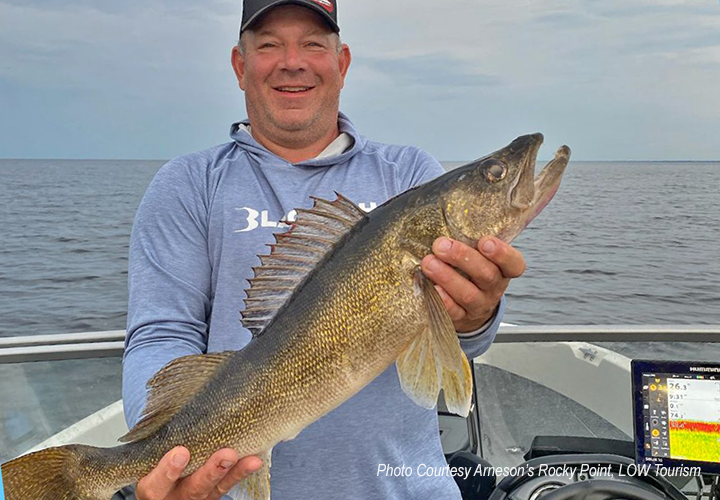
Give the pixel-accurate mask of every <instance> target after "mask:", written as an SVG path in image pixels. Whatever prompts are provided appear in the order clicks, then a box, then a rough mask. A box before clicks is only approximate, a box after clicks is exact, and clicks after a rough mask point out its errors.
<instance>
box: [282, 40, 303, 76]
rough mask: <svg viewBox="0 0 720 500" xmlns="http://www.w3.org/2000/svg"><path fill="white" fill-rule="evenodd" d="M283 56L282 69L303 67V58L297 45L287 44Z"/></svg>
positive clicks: (289, 69)
mask: <svg viewBox="0 0 720 500" xmlns="http://www.w3.org/2000/svg"><path fill="white" fill-rule="evenodd" d="M284 56H285V57H284V58H283V69H287V70H288V71H298V70H301V69H305V59H304V57H303V53H302V50H301V48H300V47H299V46H297V45H292V44H289V45H287V46H286V47H285V53H284Z"/></svg>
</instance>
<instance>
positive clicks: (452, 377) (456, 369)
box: [397, 270, 472, 416]
mask: <svg viewBox="0 0 720 500" xmlns="http://www.w3.org/2000/svg"><path fill="white" fill-rule="evenodd" d="M415 286H416V287H417V290H418V291H419V292H420V293H421V294H422V296H423V301H424V303H425V309H426V312H427V318H428V321H427V326H426V327H425V328H424V329H423V330H422V331H421V332H420V333H419V334H418V336H417V337H416V338H415V340H414V341H413V342H412V343H411V344H410V345H409V346H408V347H407V348H406V349H405V350H404V351H403V352H402V353H401V354H400V357H399V358H398V360H397V366H398V373H399V376H400V384H401V386H402V388H403V390H404V391H405V393H406V394H407V395H408V396H410V398H411V399H412V400H413V401H415V402H416V403H417V404H418V405H420V406H422V407H423V408H433V407H434V406H435V403H436V402H437V397H438V393H439V392H440V388H441V387H442V389H443V391H444V393H445V403H446V404H447V407H448V410H450V411H451V412H453V413H456V414H458V415H462V416H467V415H468V413H469V412H470V403H471V398H472V373H471V371H470V364H469V363H468V360H467V358H466V357H465V353H464V352H463V351H462V349H461V348H460V341H459V340H458V338H457V333H456V332H455V327H454V326H453V324H452V320H451V319H450V316H449V315H448V313H447V310H446V309H445V304H443V302H442V299H441V298H440V295H439V294H438V292H437V290H435V286H434V285H433V284H432V282H431V281H430V280H428V279H427V278H426V277H425V275H424V274H422V272H421V271H420V270H417V271H416V273H415Z"/></svg>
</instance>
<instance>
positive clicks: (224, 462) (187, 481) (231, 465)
mask: <svg viewBox="0 0 720 500" xmlns="http://www.w3.org/2000/svg"><path fill="white" fill-rule="evenodd" d="M189 461H190V452H189V451H188V450H187V448H184V447H182V446H178V447H176V448H173V449H172V450H170V451H169V452H167V453H166V454H165V456H164V457H163V458H162V460H160V463H158V465H157V467H155V468H154V469H153V470H152V471H151V472H150V473H149V474H148V475H147V476H145V477H144V478H142V479H141V480H140V481H138V484H137V488H136V489H135V497H136V498H137V500H219V499H220V498H221V497H222V496H223V495H225V494H226V493H227V492H228V491H230V489H231V488H232V487H233V486H235V485H236V484H237V483H239V482H240V481H242V480H243V479H245V478H246V477H247V476H248V475H250V474H252V473H253V472H255V471H257V470H259V469H260V468H261V467H262V460H260V457H257V456H250V457H245V458H243V459H240V460H239V459H238V456H237V453H235V451H234V450H231V449H228V448H225V449H222V450H220V451H218V452H216V453H215V454H214V455H213V456H211V457H210V459H209V460H208V461H207V462H205V465H203V466H202V467H200V468H199V469H198V470H196V471H195V473H194V474H191V475H190V476H187V477H185V478H182V479H180V475H181V474H182V472H183V470H185V467H186V466H187V464H188V462H189Z"/></svg>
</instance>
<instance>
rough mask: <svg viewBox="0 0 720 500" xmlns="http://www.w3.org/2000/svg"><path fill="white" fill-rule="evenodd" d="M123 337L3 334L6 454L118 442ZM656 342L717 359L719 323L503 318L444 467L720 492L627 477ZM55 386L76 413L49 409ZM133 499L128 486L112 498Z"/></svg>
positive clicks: (589, 485) (559, 496)
mask: <svg viewBox="0 0 720 500" xmlns="http://www.w3.org/2000/svg"><path fill="white" fill-rule="evenodd" d="M124 338H125V332H124V331H109V332H91V333H77V334H57V335H44V336H32V337H11V338H0V377H1V380H2V383H1V384H0V401H3V405H2V409H1V410H0V419H1V421H0V429H2V430H3V432H2V433H1V434H0V461H5V460H8V459H11V458H14V457H15V456H19V455H21V454H24V453H27V452H30V451H35V450H38V449H42V448H47V447H50V446H59V445H63V444H68V443H80V444H89V445H93V446H103V447H104V446H115V445H116V444H117V438H118V437H120V436H121V435H123V434H125V433H126V432H127V426H126V424H125V419H124V415H123V407H122V401H120V400H115V401H111V402H108V401H107V399H108V398H110V399H112V398H115V399H117V397H118V394H119V392H120V358H121V356H122V353H123V348H124ZM648 342H652V343H661V344H658V345H663V346H668V347H669V348H667V349H663V350H655V355H654V357H655V358H660V360H664V361H668V360H674V361H681V360H684V361H698V362H700V361H717V360H718V359H720V357H719V356H718V355H717V354H718V350H717V348H716V347H715V346H713V345H711V344H710V343H717V342H720V325H593V326H590V325H576V326H560V325H555V326H516V325H507V324H503V325H502V326H501V327H500V330H499V331H498V334H497V338H496V340H495V343H494V344H493V346H492V347H491V348H490V350H489V351H488V352H486V353H485V354H483V355H482V356H480V357H478V358H476V359H475V360H473V366H474V370H473V372H474V373H473V375H474V377H475V382H476V385H475V387H476V390H475V391H474V394H473V404H472V408H471V412H470V415H469V416H468V417H467V418H462V417H458V416H455V415H451V414H449V413H447V411H446V410H445V408H444V405H443V403H442V400H440V402H439V404H438V412H439V415H440V428H439V432H440V437H441V441H442V443H443V448H444V451H445V454H446V457H447V458H448V463H449V467H455V468H457V469H458V470H459V468H461V467H471V466H472V467H473V470H479V469H476V467H484V468H485V469H483V470H486V471H488V474H485V473H483V474H480V475H479V476H478V475H472V476H469V477H468V478H462V477H456V481H458V484H459V486H460V488H461V491H462V493H463V498H464V500H471V499H472V500H486V499H488V498H490V499H491V500H504V499H507V500H511V499H518V500H520V499H523V500H524V499H527V500H539V499H541V498H544V499H546V500H575V499H581V498H585V497H584V496H583V495H586V494H588V492H594V493H593V494H594V495H595V496H592V498H597V499H605V498H607V499H610V498H631V499H636V498H641V499H648V500H660V499H663V498H670V499H675V500H682V499H686V498H698V499H700V498H702V497H703V495H706V498H711V500H717V499H718V498H720V496H719V495H720V487H719V485H718V479H717V478H718V476H717V475H716V474H715V473H714V472H712V471H711V472H707V471H705V470H702V471H700V472H701V473H697V474H680V475H677V476H672V477H666V476H664V475H662V474H661V473H659V472H656V471H655V470H654V469H653V470H651V471H650V472H648V473H647V474H644V475H642V474H635V475H631V476H627V475H622V471H623V470H626V471H627V470H628V467H632V466H636V465H638V462H637V459H638V457H637V456H635V455H637V453H636V452H637V446H636V445H637V433H638V432H637V418H638V413H637V404H635V405H633V401H634V394H633V384H634V382H633V380H632V374H633V358H635V357H637V356H636V355H634V354H637V353H640V354H641V355H643V356H641V357H646V356H644V354H646V350H645V349H646V346H647V343H648ZM700 358H702V359H700ZM68 363H71V364H68ZM93 363H103V365H102V366H103V368H104V369H106V370H107V371H113V372H114V373H113V374H112V376H109V377H108V378H107V380H105V381H103V383H100V384H95V385H98V387H95V388H94V389H93V390H94V391H95V392H94V394H95V395H96V396H97V395H102V397H97V398H95V399H97V400H98V401H97V402H96V404H97V405H100V406H99V407H97V409H96V410H94V411H92V412H90V413H89V414H87V413H86V414H82V412H83V411H87V407H88V406H87V404H92V403H93V401H89V400H90V399H92V398H90V397H89V395H88V393H87V392H86V391H83V390H82V384H80V383H78V380H77V378H78V376H82V375H83V374H84V376H85V377H86V378H84V379H83V380H85V381H86V382H89V383H90V382H92V383H95V382H97V377H98V370H97V366H95V367H94V369H93V367H92V366H91V365H92V364H93ZM38 372H43V373H44V375H45V376H44V377H40V376H38V375H39V374H38ZM49 373H53V374H54V375H53V376H48V374H49ZM78 374H79V375H78ZM67 377H70V379H68V378H67ZM718 379H719V380H718V385H719V386H720V374H719V375H718ZM38 384H45V385H48V387H42V388H41V387H39V385H38ZM89 385H93V384H89ZM58 392H60V393H62V394H60V395H57V393H58ZM50 395H53V396H56V398H61V399H63V401H66V403H67V404H66V405H65V406H66V409H69V410H73V409H74V408H75V407H77V412H78V413H80V415H72V411H71V412H70V414H68V415H66V416H65V419H64V420H63V419H58V418H54V415H55V414H56V413H57V408H56V407H53V405H52V400H53V397H50ZM103 398H104V399H103ZM81 402H82V404H81ZM20 403H21V404H20ZM717 407H718V408H720V394H718V406H717ZM75 417H77V420H73V421H72V422H71V423H70V424H69V425H64V423H63V422H65V421H67V419H68V418H70V419H73V418H75ZM717 420H718V421H719V422H720V413H718V415H717ZM59 427H60V428H59ZM634 438H635V439H634ZM718 443H720V435H719V436H718ZM718 447H720V444H719V445H718ZM717 462H719V463H720V456H718V457H717ZM543 468H544V470H545V472H546V473H542V471H543ZM710 469H712V467H710ZM548 471H551V472H552V473H547V472H548ZM583 471H584V472H583ZM593 471H594V472H593ZM598 471H601V472H602V474H600V475H598V474H597V472H598ZM593 488H595V490H593ZM710 495H714V496H710ZM588 498H590V497H588ZM133 499H134V495H133V491H132V488H131V487H129V488H125V489H124V490H123V491H120V492H118V493H117V494H116V495H115V497H113V500H133Z"/></svg>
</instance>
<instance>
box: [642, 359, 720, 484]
mask: <svg viewBox="0 0 720 500" xmlns="http://www.w3.org/2000/svg"><path fill="white" fill-rule="evenodd" d="M632 380H633V398H634V412H635V447H636V458H637V463H638V464H639V465H647V464H650V465H657V466H663V467H699V468H700V470H701V471H702V472H703V473H706V474H719V473H720V363H704V362H698V363H692V362H689V363H688V362H675V361H640V360H637V361H633V362H632Z"/></svg>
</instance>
